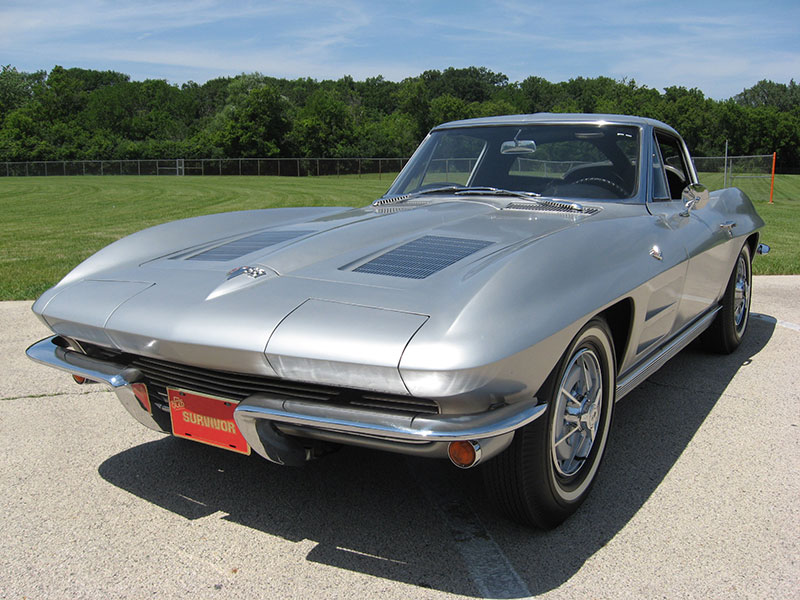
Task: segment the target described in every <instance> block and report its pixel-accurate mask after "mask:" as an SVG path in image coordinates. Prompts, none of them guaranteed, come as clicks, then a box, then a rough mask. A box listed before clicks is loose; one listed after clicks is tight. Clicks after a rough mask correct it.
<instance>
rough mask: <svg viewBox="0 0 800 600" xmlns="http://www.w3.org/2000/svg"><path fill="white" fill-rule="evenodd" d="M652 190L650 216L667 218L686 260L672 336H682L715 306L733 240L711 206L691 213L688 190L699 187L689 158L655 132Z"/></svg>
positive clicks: (678, 145) (682, 147)
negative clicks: (681, 332)
mask: <svg viewBox="0 0 800 600" xmlns="http://www.w3.org/2000/svg"><path fill="white" fill-rule="evenodd" d="M652 141H653V155H654V162H653V173H652V175H653V177H652V181H653V186H652V195H651V198H650V201H649V203H648V207H649V209H650V212H651V214H653V215H658V216H660V217H661V218H663V220H664V223H665V224H666V226H667V228H668V229H669V234H668V237H673V238H674V240H675V242H676V245H680V246H682V247H683V250H684V252H685V255H686V261H687V266H686V271H685V280H684V282H683V287H682V291H681V294H680V299H679V302H678V305H677V310H676V315H675V321H674V323H673V327H672V329H673V332H676V331H679V330H680V329H682V328H683V327H684V326H686V325H687V324H688V323H690V322H691V321H693V320H694V319H695V318H697V317H698V316H700V315H701V314H703V313H704V312H705V311H707V310H708V309H709V308H710V307H711V306H712V305H714V304H716V302H717V300H718V299H719V294H720V293H721V289H722V285H723V283H722V282H721V280H720V278H719V277H717V276H715V274H717V273H720V272H721V265H720V263H721V262H724V260H725V256H726V255H727V254H728V252H727V250H725V249H724V248H723V247H722V245H723V244H724V243H725V242H726V241H727V240H728V239H729V237H730V236H729V235H728V234H727V232H726V231H725V230H723V229H722V228H720V227H719V226H717V227H716V229H715V228H714V225H713V224H712V222H713V221H714V219H715V218H717V216H716V215H715V212H716V211H715V210H714V209H713V207H711V206H707V207H703V208H700V209H697V210H691V211H687V210H686V206H685V202H684V200H683V199H682V192H683V190H684V188H685V187H686V186H687V185H689V184H691V183H696V175H695V174H694V170H693V169H691V167H690V163H689V160H688V153H687V151H686V147H685V145H684V144H683V142H682V141H681V140H680V139H679V138H678V137H676V136H675V135H673V134H671V133H669V132H667V131H661V130H658V129H656V130H655V131H654V137H653V140H652Z"/></svg>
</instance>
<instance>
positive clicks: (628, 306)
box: [597, 298, 633, 375]
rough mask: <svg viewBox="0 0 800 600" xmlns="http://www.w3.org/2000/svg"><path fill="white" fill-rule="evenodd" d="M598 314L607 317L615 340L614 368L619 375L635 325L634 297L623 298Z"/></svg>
mask: <svg viewBox="0 0 800 600" xmlns="http://www.w3.org/2000/svg"><path fill="white" fill-rule="evenodd" d="M597 316H598V317H602V318H603V319H605V321H606V323H607V324H608V328H609V330H610V331H611V338H612V341H613V342H614V361H615V363H616V364H615V367H614V369H615V371H616V374H617V375H619V368H620V365H621V364H622V361H623V359H624V357H625V352H626V351H627V349H628V342H630V337H631V329H632V327H633V299H631V298H623V299H622V300H620V301H618V302H617V303H616V304H612V305H611V306H609V307H608V308H606V309H605V310H603V311H602V312H601V313H599V314H598V315H597Z"/></svg>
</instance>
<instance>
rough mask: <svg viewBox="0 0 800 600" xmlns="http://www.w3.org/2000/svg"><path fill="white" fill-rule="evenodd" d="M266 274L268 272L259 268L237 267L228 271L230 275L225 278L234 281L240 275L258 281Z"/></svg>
mask: <svg viewBox="0 0 800 600" xmlns="http://www.w3.org/2000/svg"><path fill="white" fill-rule="evenodd" d="M266 274H267V272H266V271H265V270H264V269H261V268H259V267H236V268H235V269H231V270H230V271H228V275H227V276H226V277H225V279H233V278H234V277H238V276H239V275H247V276H248V277H251V278H253V279H258V278H259V277H261V276H262V275H266Z"/></svg>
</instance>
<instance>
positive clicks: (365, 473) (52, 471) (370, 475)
mask: <svg viewBox="0 0 800 600" xmlns="http://www.w3.org/2000/svg"><path fill="white" fill-rule="evenodd" d="M754 287H755V295H754V299H753V307H752V308H753V311H754V313H757V314H754V315H753V317H754V318H753V321H752V322H751V329H750V331H749V333H748V337H747V339H746V342H745V343H744V344H743V346H742V347H741V348H740V349H739V350H738V351H737V352H736V353H735V354H734V355H732V356H727V357H719V356H708V355H706V354H703V353H702V352H700V351H699V350H696V349H694V348H689V349H687V350H686V351H684V352H682V353H681V354H680V355H679V356H677V357H676V358H674V359H673V360H672V361H670V362H669V363H668V364H667V365H666V366H665V367H664V368H663V369H662V370H661V371H660V372H659V373H657V374H656V375H654V376H653V377H651V378H650V379H649V380H648V381H647V382H645V383H644V384H643V385H642V386H640V387H639V388H638V389H637V390H636V391H634V392H633V393H632V394H630V395H629V396H628V397H626V398H625V400H624V401H622V402H621V403H620V404H619V405H618V406H617V413H616V417H615V419H616V420H615V423H614V430H613V432H612V440H611V442H610V446H609V449H608V454H607V456H606V458H605V463H604V467H603V469H602V470H601V473H600V476H599V480H598V482H597V486H596V487H595V488H594V491H593V493H592V495H591V497H590V498H589V500H588V501H587V502H586V504H584V506H583V507H582V508H581V510H580V511H579V512H578V513H577V514H576V515H575V516H573V517H572V518H571V519H570V520H568V521H567V522H566V523H565V524H564V525H563V526H561V527H560V528H559V529H557V530H556V531H553V532H549V533H540V532H537V531H531V530H527V529H523V528H520V527H518V526H516V525H514V524H513V523H510V522H508V521H506V520H504V519H503V518H502V517H499V516H498V515H496V514H495V513H494V512H493V511H492V510H491V508H489V507H487V505H486V502H485V500H484V498H483V497H482V493H481V488H480V485H479V483H480V482H479V481H478V478H477V477H476V474H475V473H474V472H472V471H467V472H461V471H458V470H457V469H455V468H453V467H451V466H450V465H448V464H444V463H438V462H430V461H424V460H415V459H406V458H403V457H397V456H393V455H388V454H382V453H376V452H367V451H362V450H357V449H345V450H342V451H341V452H338V453H336V454H334V455H332V456H329V457H327V458H325V459H323V460H321V461H318V462H316V463H312V464H309V465H308V466H307V467H305V468H302V469H291V468H281V467H278V466H275V465H272V464H270V463H268V462H266V461H264V460H261V459H259V458H258V457H255V456H254V457H249V458H245V457H240V456H238V455H233V454H229V453H226V452H224V451H221V450H217V449H214V448H210V447H206V446H203V445H200V444H194V443H192V442H187V441H184V440H179V439H175V438H171V437H165V436H162V435H160V434H157V433H155V432H152V431H150V430H148V429H145V428H143V427H142V426H140V425H138V424H137V423H136V422H134V421H133V419H131V418H129V417H128V415H127V413H125V411H124V410H123V408H122V407H121V405H119V403H118V402H117V400H116V398H115V396H114V395H113V394H112V393H110V392H106V391H103V390H102V389H101V388H99V387H98V386H83V387H79V386H76V385H75V384H73V383H72V381H71V379H70V378H69V376H67V375H65V374H60V373H58V372H56V371H53V370H51V369H47V368H45V367H41V366H39V365H36V364H34V363H32V362H31V361H29V360H27V359H26V358H25V357H24V355H23V352H24V349H25V347H26V346H27V345H28V344H30V343H32V342H34V341H36V340H37V339H39V338H41V337H44V336H45V335H46V334H47V331H46V330H45V329H44V328H43V327H42V326H41V325H40V324H39V323H38V322H37V321H36V319H35V318H34V317H33V316H32V314H31V313H30V311H29V307H30V303H26V302H9V303H0V330H2V331H3V332H4V336H3V340H2V341H0V357H2V358H1V360H0V363H2V366H0V375H2V376H1V377H0V457H2V471H0V498H2V505H3V509H2V511H0V598H4V599H5V598H8V599H21V598H102V599H106V598H146V597H152V598H192V599H194V598H198V599H201V598H220V599H221V598H225V599H229V598H246V599H247V600H253V599H254V598H273V597H274V598H309V597H314V598H358V599H363V598H376V597H380V598H403V599H409V598H411V599H414V598H451V597H453V596H465V597H497V598H519V597H525V596H538V595H542V596H550V597H557V598H620V597H631V598H633V597H636V598H641V597H648V598H652V597H664V598H679V597H680V598H684V597H685V598H728V597H730V598H741V597H745V598H747V597H749V598H788V597H797V595H798V590H800V564H799V562H800V514H799V512H800V511H798V500H800V447H799V446H800V443H799V442H800V427H799V426H800V369H798V356H800V326H798V324H800V277H757V278H756V280H755V286H754Z"/></svg>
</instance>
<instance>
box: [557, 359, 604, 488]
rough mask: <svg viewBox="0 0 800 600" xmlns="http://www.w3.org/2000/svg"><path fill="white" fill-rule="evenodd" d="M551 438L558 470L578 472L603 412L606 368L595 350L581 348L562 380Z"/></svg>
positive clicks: (570, 473) (567, 474)
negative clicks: (603, 367) (604, 370)
mask: <svg viewBox="0 0 800 600" xmlns="http://www.w3.org/2000/svg"><path fill="white" fill-rule="evenodd" d="M554 409H555V410H554V412H553V415H554V416H553V419H554V421H553V427H552V434H551V438H550V444H551V450H552V452H551V454H552V457H553V465H554V467H555V470H556V473H557V474H558V475H560V476H562V477H572V476H574V475H576V474H577V473H578V472H579V471H580V470H581V468H583V466H584V464H585V463H586V459H587V458H588V456H589V454H590V453H591V451H592V447H593V446H594V442H595V439H596V438H597V433H598V431H599V428H600V422H601V420H602V418H601V417H602V412H603V371H602V368H601V366H600V361H599V360H598V358H597V355H596V354H595V352H594V351H593V350H592V349H590V348H581V349H580V350H579V351H578V352H576V353H575V355H574V356H573V357H572V359H571V360H570V361H569V364H568V365H567V368H566V369H565V370H564V376H563V377H562V378H561V382H560V384H559V388H558V392H557V396H556V405H555V407H554Z"/></svg>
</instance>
